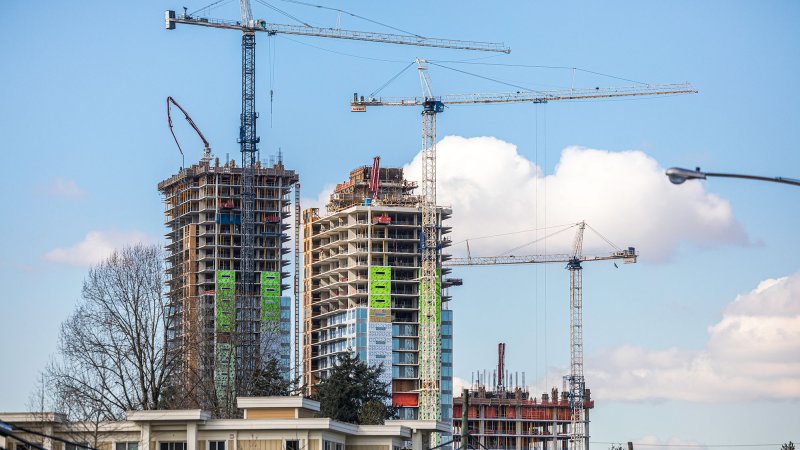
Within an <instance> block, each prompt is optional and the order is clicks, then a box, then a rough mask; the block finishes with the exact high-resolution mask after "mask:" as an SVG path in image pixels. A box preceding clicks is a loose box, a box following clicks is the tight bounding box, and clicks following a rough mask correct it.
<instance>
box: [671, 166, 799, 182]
mask: <svg viewBox="0 0 800 450" xmlns="http://www.w3.org/2000/svg"><path fill="white" fill-rule="evenodd" d="M667 177H669V181H671V182H672V184H683V182H684V181H686V180H698V179H700V180H705V179H706V177H724V178H744V179H747V180H761V181H772V182H773V183H783V184H791V185H794V186H800V180H795V179H792V178H783V177H775V178H770V177H759V176H755V175H740V174H735V173H714V172H702V171H701V170H700V168H699V167H697V168H695V170H689V169H682V168H680V167H671V168H669V169H667Z"/></svg>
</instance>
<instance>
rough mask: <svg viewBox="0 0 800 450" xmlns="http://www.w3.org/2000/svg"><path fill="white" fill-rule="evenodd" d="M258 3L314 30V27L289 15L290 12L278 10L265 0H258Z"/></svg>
mask: <svg viewBox="0 0 800 450" xmlns="http://www.w3.org/2000/svg"><path fill="white" fill-rule="evenodd" d="M256 2H258V3H261V4H262V5H264V6H266V7H267V8H270V9H272V10H273V11H277V12H279V13H281V14H283V15H284V16H286V17H288V18H290V19H292V20H294V21H296V22H299V23H301V24H303V25H304V26H307V27H309V28H313V25H311V24H309V23H307V22H304V21H302V20H300V19H298V18H297V17H295V16H293V15H291V14H289V13H288V12H286V11H284V10H282V9H280V8H278V7H277V6H274V5H271V4H269V3H267V2H265V1H264V0H256Z"/></svg>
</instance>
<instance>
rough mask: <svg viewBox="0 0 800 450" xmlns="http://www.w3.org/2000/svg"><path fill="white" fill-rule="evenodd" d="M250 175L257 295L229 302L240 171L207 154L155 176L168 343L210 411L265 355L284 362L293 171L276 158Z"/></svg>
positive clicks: (236, 252) (234, 281) (239, 280)
mask: <svg viewBox="0 0 800 450" xmlns="http://www.w3.org/2000/svg"><path fill="white" fill-rule="evenodd" d="M254 169H255V170H254V173H253V191H254V194H255V195H254V202H253V209H252V213H253V214H254V219H255V220H254V222H255V229H254V231H255V233H254V242H253V256H254V270H255V272H256V273H257V274H258V276H257V277H254V279H253V280H252V281H251V283H252V284H253V285H254V286H252V289H253V290H254V291H256V292H258V293H259V294H258V301H257V302H250V303H246V304H245V303H243V302H241V301H240V302H236V293H237V289H243V288H244V286H243V276H242V270H243V267H242V266H243V264H242V229H241V225H242V214H243V211H242V209H243V205H242V193H241V184H242V176H243V170H242V168H241V167H237V166H236V163H235V162H234V161H232V160H231V161H228V162H227V163H225V164H222V165H220V162H219V159H214V160H211V159H210V158H206V159H203V160H201V161H200V162H199V163H198V164H194V165H192V166H190V167H187V168H185V169H182V170H181V171H180V172H179V173H177V174H175V175H173V176H171V177H170V178H168V179H166V180H164V181H162V182H161V183H159V184H158V190H159V191H160V192H161V194H162V195H163V196H164V207H165V211H164V214H165V222H164V223H165V225H166V227H167V229H168V230H169V231H168V232H167V234H166V235H165V237H166V238H167V240H168V241H169V243H168V245H167V246H166V250H167V256H166V258H167V266H168V269H167V275H168V279H167V287H168V289H169V298H170V301H171V307H170V310H169V313H170V314H171V315H172V316H173V320H170V321H169V323H170V324H171V327H170V328H169V329H168V344H169V347H170V348H171V349H172V350H173V351H175V352H177V353H179V354H180V355H181V357H180V361H181V368H180V373H181V377H182V379H183V382H184V383H186V384H187V385H190V386H199V387H201V389H200V392H202V393H203V394H202V395H201V396H199V398H200V403H201V404H200V405H197V406H203V407H206V408H208V409H211V405H214V404H215V401H214V399H215V397H216V399H217V401H219V402H221V403H223V404H228V403H230V402H232V399H233V398H234V397H235V395H236V394H238V393H241V392H243V391H244V392H246V387H245V386H243V385H244V384H246V382H247V380H248V378H249V376H250V374H252V372H253V370H254V369H255V368H256V367H257V366H258V365H259V364H261V363H263V362H264V360H265V358H266V357H267V356H272V357H276V358H277V359H278V360H279V362H280V364H281V367H283V369H284V370H285V371H286V377H287V378H288V376H289V375H288V371H289V369H290V361H289V358H290V326H291V324H290V301H291V299H290V297H289V296H285V295H284V292H285V291H286V290H287V289H288V288H289V285H288V284H287V283H286V281H287V279H288V277H289V275H290V274H289V272H288V271H287V270H286V266H287V265H289V264H290V261H289V260H288V256H287V254H288V253H289V249H288V248H285V247H284V244H285V243H286V242H287V241H288V240H289V236H288V234H287V230H289V229H290V227H291V223H289V222H288V220H287V219H288V218H289V216H290V214H291V206H292V200H291V193H292V189H293V188H294V186H295V184H296V183H297V174H296V173H295V172H294V171H292V170H287V169H285V168H284V166H283V163H282V162H281V161H278V162H277V163H275V164H274V165H273V166H272V167H261V164H260V163H257V164H256V166H255V168H254Z"/></svg>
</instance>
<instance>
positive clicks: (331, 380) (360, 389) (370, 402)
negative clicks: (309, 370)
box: [312, 353, 395, 425]
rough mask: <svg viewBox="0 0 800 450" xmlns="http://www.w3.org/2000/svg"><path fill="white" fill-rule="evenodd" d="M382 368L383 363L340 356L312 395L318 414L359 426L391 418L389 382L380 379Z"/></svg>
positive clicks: (374, 423) (376, 423)
mask: <svg viewBox="0 0 800 450" xmlns="http://www.w3.org/2000/svg"><path fill="white" fill-rule="evenodd" d="M384 370H385V369H384V367H383V364H380V365H378V366H371V367H370V366H367V364H366V363H365V362H363V361H360V360H359V359H358V358H357V357H356V356H354V355H352V354H350V353H345V354H343V355H341V356H339V358H338V362H337V364H336V365H335V366H334V367H333V368H332V369H331V372H330V375H329V376H328V377H327V378H326V379H324V380H322V381H321V382H320V383H319V384H318V385H317V386H316V391H315V393H314V395H313V397H312V398H313V399H314V400H317V401H318V402H320V415H321V416H322V417H330V418H331V419H334V420H338V421H340V422H350V423H358V424H362V425H378V424H382V423H383V422H384V420H386V419H390V418H392V417H393V416H394V415H395V408H394V407H391V406H387V404H388V403H389V402H390V400H391V398H392V396H391V394H389V383H384V382H382V381H381V380H380V376H381V374H382V373H383V371H384Z"/></svg>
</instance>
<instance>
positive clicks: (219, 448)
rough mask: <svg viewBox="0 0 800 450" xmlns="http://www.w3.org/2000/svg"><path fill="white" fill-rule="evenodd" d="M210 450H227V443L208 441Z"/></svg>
mask: <svg viewBox="0 0 800 450" xmlns="http://www.w3.org/2000/svg"><path fill="white" fill-rule="evenodd" d="M208 450H225V441H208Z"/></svg>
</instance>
